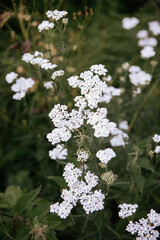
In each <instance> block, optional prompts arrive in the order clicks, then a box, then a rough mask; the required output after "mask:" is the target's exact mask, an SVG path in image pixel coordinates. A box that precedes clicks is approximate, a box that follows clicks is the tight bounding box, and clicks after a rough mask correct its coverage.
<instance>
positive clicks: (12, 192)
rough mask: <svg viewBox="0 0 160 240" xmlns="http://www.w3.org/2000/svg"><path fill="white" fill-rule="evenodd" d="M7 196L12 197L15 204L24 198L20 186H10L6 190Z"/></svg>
mask: <svg viewBox="0 0 160 240" xmlns="http://www.w3.org/2000/svg"><path fill="white" fill-rule="evenodd" d="M6 194H7V195H9V196H11V197H12V201H13V202H14V204H15V203H16V202H17V200H18V199H19V198H20V197H21V196H22V190H21V189H20V187H19V186H14V185H13V186H9V187H8V188H7V189H6Z"/></svg>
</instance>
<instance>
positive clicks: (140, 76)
mask: <svg viewBox="0 0 160 240" xmlns="http://www.w3.org/2000/svg"><path fill="white" fill-rule="evenodd" d="M129 72H130V74H129V78H130V82H131V83H132V84H133V85H134V86H141V85H148V84H149V83H150V82H151V78H152V76H151V74H149V73H146V72H145V71H142V70H141V68H140V67H138V66H131V67H130V68H129Z"/></svg>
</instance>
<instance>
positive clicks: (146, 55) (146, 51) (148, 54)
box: [141, 46, 156, 59]
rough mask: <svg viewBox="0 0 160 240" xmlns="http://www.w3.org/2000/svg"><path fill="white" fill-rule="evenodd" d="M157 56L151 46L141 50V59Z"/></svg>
mask: <svg viewBox="0 0 160 240" xmlns="http://www.w3.org/2000/svg"><path fill="white" fill-rule="evenodd" d="M155 54H156V52H155V51H154V48H153V47H151V46H145V47H144V48H143V49H142V50H141V57H142V58H144V59H146V58H150V57H153V56H154V55H155Z"/></svg>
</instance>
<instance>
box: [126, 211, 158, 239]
mask: <svg viewBox="0 0 160 240" xmlns="http://www.w3.org/2000/svg"><path fill="white" fill-rule="evenodd" d="M147 217H148V218H146V219H144V218H141V219H139V221H138V222H135V223H134V222H133V221H129V224H128V225H127V227H126V231H128V232H130V233H131V234H132V235H134V234H137V235H138V237H137V238H136V239H137V240H147V239H153V240H156V239H157V238H158V237H159V232H158V231H157V230H154V229H155V228H156V227H158V226H160V214H159V213H156V211H155V210H153V209H151V210H150V213H148V214H147Z"/></svg>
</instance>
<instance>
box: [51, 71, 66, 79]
mask: <svg viewBox="0 0 160 240" xmlns="http://www.w3.org/2000/svg"><path fill="white" fill-rule="evenodd" d="M63 75H64V71H63V70H58V71H55V72H54V73H52V76H51V78H52V79H53V80H54V79H55V78H56V77H60V76H63Z"/></svg>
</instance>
